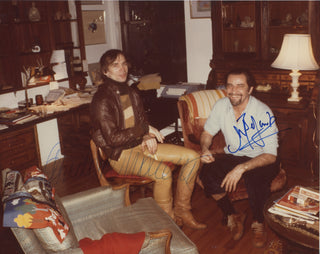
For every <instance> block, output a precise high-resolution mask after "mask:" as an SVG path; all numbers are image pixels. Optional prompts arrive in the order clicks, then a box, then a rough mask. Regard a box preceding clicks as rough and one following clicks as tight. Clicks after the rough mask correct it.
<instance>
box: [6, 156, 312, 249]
mask: <svg viewBox="0 0 320 254" xmlns="http://www.w3.org/2000/svg"><path fill="white" fill-rule="evenodd" d="M44 171H45V172H46V174H47V176H48V177H49V179H50V181H51V183H52V185H53V186H54V187H55V188H56V193H57V194H58V195H60V196H65V195H68V194H71V193H76V192H79V191H82V190H86V189H90V188H94V187H97V186H99V183H98V179H97V177H96V174H95V171H94V166H93V164H92V160H91V156H90V153H89V151H82V152H80V153H78V152H72V153H70V154H68V155H66V157H65V158H64V159H62V160H59V161H57V162H54V163H53V164H51V165H50V166H47V167H45V168H44ZM301 179H302V178H299V177H297V178H296V179H294V178H292V179H291V178H289V181H288V185H289V186H291V185H294V184H296V183H299V184H302V185H303V184H306V185H310V182H308V181H303V180H301ZM312 184H317V183H314V182H312ZM146 195H147V196H152V191H151V188H149V189H147V191H146ZM131 197H132V201H133V202H134V201H136V200H137V199H138V198H141V192H140V190H138V189H135V190H132V192H131ZM192 207H193V214H194V216H195V218H196V219H197V220H198V221H200V222H204V223H207V224H208V228H207V229H205V230H193V229H190V228H187V227H183V228H182V230H183V231H184V232H185V234H186V235H187V236H188V237H189V238H190V239H191V240H192V241H193V242H194V243H195V244H196V245H197V247H198V249H199V252H200V253H201V254H211V253H217V254H242V253H244V254H260V253H261V254H271V253H274V254H275V253H276V252H271V251H268V246H270V245H271V244H275V243H278V242H280V244H282V246H283V248H284V249H286V247H285V246H286V244H285V242H284V241H282V240H281V239H279V238H278V236H277V235H276V234H275V233H274V232H272V231H271V229H270V228H268V226H266V228H267V233H268V242H267V246H266V247H265V248H261V249H257V248H254V247H253V245H252V243H251V236H250V231H249V228H250V225H251V222H252V214H251V211H250V209H249V206H248V201H247V200H244V201H238V202H236V203H235V207H236V209H237V210H239V211H244V212H245V213H246V214H247V219H246V223H245V234H244V236H243V238H242V239H241V240H239V241H233V240H232V239H231V236H230V234H229V232H228V230H227V228H226V227H225V226H223V225H222V223H221V218H222V214H221V212H220V210H219V209H218V208H217V205H216V203H215V202H214V201H213V200H212V199H210V198H207V197H205V195H204V193H203V191H202V190H201V189H200V188H199V186H196V187H195V190H194V193H193V197H192ZM1 218H2V211H1ZM0 239H1V240H0V245H1V248H0V253H3V254H4V253H6V254H14V253H22V251H21V249H20V248H19V246H18V244H17V242H16V240H15V238H14V236H13V235H12V233H11V231H10V230H9V229H7V228H3V227H2V226H1V230H0ZM279 253H281V252H279ZM290 253H294V254H301V253H302V252H301V251H300V250H299V251H298V250H294V249H293V250H291V252H290ZM303 253H316V252H314V251H311V250H305V251H304V252H303ZM35 254H36V253H35Z"/></svg>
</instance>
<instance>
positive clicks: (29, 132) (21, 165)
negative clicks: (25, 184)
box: [0, 126, 39, 170]
mask: <svg viewBox="0 0 320 254" xmlns="http://www.w3.org/2000/svg"><path fill="white" fill-rule="evenodd" d="M0 144H1V145H0V169H3V168H11V169H15V170H21V169H25V168H27V167H29V166H32V165H37V166H38V162H39V159H38V158H39V155H38V147H37V141H36V135H35V132H34V126H31V127H27V128H23V129H21V130H13V131H11V132H7V133H4V134H2V135H0Z"/></svg>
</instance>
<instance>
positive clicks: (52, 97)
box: [46, 88, 65, 103]
mask: <svg viewBox="0 0 320 254" xmlns="http://www.w3.org/2000/svg"><path fill="white" fill-rule="evenodd" d="M64 95H65V91H64V89H61V88H60V89H54V90H51V91H50V92H49V93H48V95H47V96H46V102H48V103H51V102H55V101H57V100H59V99H61V98H63V96H64Z"/></svg>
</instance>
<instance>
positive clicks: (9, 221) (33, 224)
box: [2, 166, 69, 242]
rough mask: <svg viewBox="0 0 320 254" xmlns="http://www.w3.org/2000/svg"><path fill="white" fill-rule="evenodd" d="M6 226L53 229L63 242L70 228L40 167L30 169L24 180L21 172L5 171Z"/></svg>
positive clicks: (3, 177)
mask: <svg viewBox="0 0 320 254" xmlns="http://www.w3.org/2000/svg"><path fill="white" fill-rule="evenodd" d="M2 181H3V186H2V187H3V188H2V189H3V197H2V202H3V205H4V213H3V226H4V227H21V228H45V227H51V228H52V230H53V232H54V234H55V235H56V237H57V239H58V240H59V241H60V242H63V240H64V239H65V237H66V235H67V233H68V231H69V226H68V225H67V223H66V222H65V220H64V219H63V217H62V215H61V213H60V211H59V209H58V207H57V206H56V203H55V200H54V189H53V188H52V187H51V184H50V183H49V181H48V179H47V177H46V175H45V174H43V173H42V171H41V170H40V169H38V168H37V167H35V166H34V167H31V168H28V169H27V170H26V172H25V176H24V179H22V176H21V174H20V172H19V171H13V170H11V169H4V170H3V171H2Z"/></svg>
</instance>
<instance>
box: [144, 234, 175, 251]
mask: <svg viewBox="0 0 320 254" xmlns="http://www.w3.org/2000/svg"><path fill="white" fill-rule="evenodd" d="M171 237H172V233H171V232H170V230H161V231H157V232H148V233H146V238H145V241H144V243H143V245H142V248H141V251H140V253H139V254H157V253H164V254H170V253H171V252H170V241H171Z"/></svg>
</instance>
